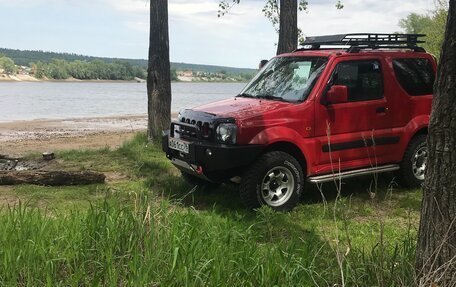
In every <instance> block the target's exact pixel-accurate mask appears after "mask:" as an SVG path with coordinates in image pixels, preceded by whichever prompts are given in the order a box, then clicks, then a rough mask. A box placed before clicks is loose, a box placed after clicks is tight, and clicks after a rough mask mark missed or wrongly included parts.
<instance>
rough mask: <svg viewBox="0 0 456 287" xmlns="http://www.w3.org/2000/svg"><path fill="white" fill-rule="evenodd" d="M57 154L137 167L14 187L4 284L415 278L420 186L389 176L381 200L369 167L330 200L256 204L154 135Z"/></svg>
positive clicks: (2, 237)
mask: <svg viewBox="0 0 456 287" xmlns="http://www.w3.org/2000/svg"><path fill="white" fill-rule="evenodd" d="M57 156H58V158H60V160H61V161H62V162H63V163H62V164H66V165H68V167H72V168H84V167H90V168H91V169H98V170H100V171H110V173H111V174H112V173H123V174H125V175H126V176H128V177H127V178H125V179H123V180H122V181H120V182H115V181H112V180H110V181H109V184H103V185H90V186H77V187H37V186H30V185H21V186H17V187H14V188H12V189H7V190H6V191H3V190H2V196H3V197H2V198H9V197H11V198H19V199H22V200H23V202H26V204H18V205H16V206H15V207H11V208H7V207H4V208H3V209H0V226H1V227H2V228H0V246H1V248H0V286H362V287H364V286H404V287H405V286H414V283H415V281H414V271H415V270H414V265H413V263H414V256H415V242H416V230H415V227H416V226H417V223H418V219H419V212H420V211H419V207H418V205H419V204H418V203H419V199H420V198H421V193H420V191H407V192H405V191H398V192H395V193H390V192H389V191H385V190H383V189H386V187H385V186H384V185H385V184H384V183H382V181H381V180H380V181H379V184H380V187H379V191H378V193H377V197H376V198H375V199H372V198H371V197H370V196H369V195H368V194H367V193H366V192H363V191H360V192H358V193H356V192H354V190H363V188H364V187H365V186H367V185H368V183H366V181H367V182H368V180H369V179H368V178H361V179H356V180H353V181H351V182H350V181H347V183H346V184H345V185H344V190H350V191H351V192H350V195H349V196H343V197H342V198H339V199H334V196H331V194H332V192H333V190H332V189H331V186H332V185H331V184H329V185H328V186H329V187H328V186H325V196H326V199H327V200H328V201H323V202H322V201H321V199H320V200H318V198H319V197H317V200H316V201H312V203H309V202H307V203H303V204H301V205H300V206H298V207H297V208H296V209H295V210H294V211H293V212H291V213H277V212H274V211H273V210H272V209H270V208H267V207H262V208H260V209H258V210H257V211H255V212H249V211H246V210H245V209H244V208H243V207H241V206H240V202H239V199H238V193H237V191H236V190H235V189H234V188H232V187H230V186H222V187H220V188H219V189H218V190H211V189H203V188H198V187H193V186H189V185H188V184H186V183H185V182H184V181H183V180H182V179H180V177H179V175H178V173H177V172H176V170H175V169H174V168H173V167H172V165H171V164H170V163H169V160H168V159H166V157H165V156H164V155H163V152H162V151H161V147H160V144H159V143H150V142H148V140H147V136H146V135H145V134H139V135H138V136H136V137H135V138H134V139H133V140H131V141H129V142H127V143H125V144H124V145H123V146H122V147H121V148H119V149H117V150H110V149H100V150H85V151H81V150H74V151H65V152H59V153H58V154H57ZM313 192H314V191H313V190H312V188H309V187H306V193H305V198H303V200H304V201H306V200H307V201H308V200H309V198H308V196H309V195H310V194H312V193H313ZM315 192H317V193H319V191H315ZM385 192H386V194H385ZM383 195H384V196H383ZM383 197H384V198H385V199H382V198H383ZM395 210H397V211H398V212H395V213H396V214H395V215H391V213H392V212H391V211H395Z"/></svg>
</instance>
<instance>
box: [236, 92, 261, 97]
mask: <svg viewBox="0 0 456 287" xmlns="http://www.w3.org/2000/svg"><path fill="white" fill-rule="evenodd" d="M236 97H242V98H256V97H255V96H254V95H251V94H247V93H242V94H239V95H237V96H236Z"/></svg>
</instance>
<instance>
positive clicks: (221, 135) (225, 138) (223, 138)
mask: <svg viewBox="0 0 456 287" xmlns="http://www.w3.org/2000/svg"><path fill="white" fill-rule="evenodd" d="M236 132H237V127H236V125H235V124H219V125H218V126H217V130H216V134H217V141H219V142H222V143H230V144H235V143H236Z"/></svg>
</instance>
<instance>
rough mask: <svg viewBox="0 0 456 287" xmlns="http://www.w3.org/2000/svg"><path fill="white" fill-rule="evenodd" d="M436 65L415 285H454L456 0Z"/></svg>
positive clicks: (455, 236) (455, 281)
mask: <svg viewBox="0 0 456 287" xmlns="http://www.w3.org/2000/svg"><path fill="white" fill-rule="evenodd" d="M439 63H440V64H439V68H438V72H437V80H436V83H435V86H434V101H433V106H432V113H431V120H430V124H429V135H428V150H429V155H428V159H427V170H426V179H425V182H424V185H423V202H422V206H421V221H420V229H419V236H418V246H417V254H416V255H417V256H416V269H417V272H418V278H419V279H420V281H421V282H420V283H421V284H420V286H456V0H450V5H449V11H448V19H447V24H446V32H445V40H444V42H443V46H442V53H441V55H440V62H439Z"/></svg>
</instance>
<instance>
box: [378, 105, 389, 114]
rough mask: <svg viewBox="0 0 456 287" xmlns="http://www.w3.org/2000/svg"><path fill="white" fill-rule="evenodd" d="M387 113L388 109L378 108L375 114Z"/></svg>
mask: <svg viewBox="0 0 456 287" xmlns="http://www.w3.org/2000/svg"><path fill="white" fill-rule="evenodd" d="M386 111H388V108H386V107H378V108H376V109H375V112H376V113H377V114H382V113H386Z"/></svg>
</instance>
